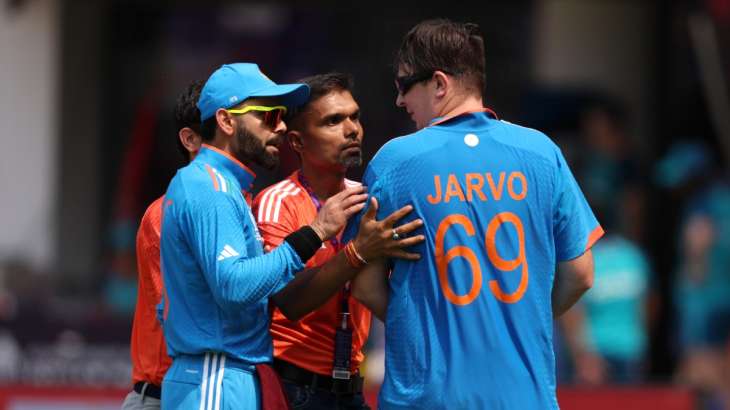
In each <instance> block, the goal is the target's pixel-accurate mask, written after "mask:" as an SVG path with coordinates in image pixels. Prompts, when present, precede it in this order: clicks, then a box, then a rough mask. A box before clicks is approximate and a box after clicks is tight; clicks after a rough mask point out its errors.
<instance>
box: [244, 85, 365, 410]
mask: <svg viewBox="0 0 730 410" xmlns="http://www.w3.org/2000/svg"><path fill="white" fill-rule="evenodd" d="M299 82H302V83H305V84H307V85H308V86H309V87H310V100H309V102H308V103H307V104H305V105H304V106H302V107H301V108H299V109H298V110H297V111H296V112H294V113H292V114H291V115H290V118H289V119H288V120H287V122H288V124H289V131H288V132H287V134H288V136H289V141H290V143H291V146H292V148H293V149H294V150H295V151H296V152H297V153H298V154H299V157H300V160H301V169H300V170H298V171H295V172H294V173H293V174H291V175H290V176H289V177H288V178H286V179H284V180H283V181H281V182H279V183H277V184H274V185H272V186H270V187H268V188H266V189H265V190H263V191H262V192H261V193H259V195H258V196H257V197H256V199H255V200H254V206H253V209H254V215H256V219H257V222H258V226H259V230H260V232H261V235H262V236H263V238H264V242H265V246H266V247H267V249H273V248H275V247H276V246H278V245H279V244H281V243H282V241H283V240H284V238H285V237H286V236H287V235H289V234H290V233H292V232H294V231H296V230H297V229H299V228H300V227H302V226H304V225H307V224H310V223H311V222H312V221H313V220H314V218H315V216H316V215H317V211H318V210H319V208H320V207H321V205H322V204H323V203H324V202H325V201H326V200H327V198H329V197H331V196H332V195H334V194H336V193H338V192H340V191H341V190H342V189H344V188H345V187H349V186H352V185H359V183H358V182H354V181H350V180H348V179H346V178H345V173H346V171H347V170H348V168H350V167H353V166H358V165H360V164H361V163H362V151H361V143H362V136H363V128H362V125H361V124H360V118H359V116H360V108H359V107H358V105H357V103H356V102H355V100H354V99H353V97H352V94H351V89H352V79H351V78H350V77H349V76H347V75H344V74H339V73H330V74H323V75H316V76H312V77H308V78H305V79H303V80H301V81H299ZM340 235H341V233H340ZM340 235H338V236H337V238H336V239H332V240H330V241H328V242H325V243H323V244H322V247H321V248H320V249H319V250H318V251H317V253H315V255H314V256H313V257H312V258H311V259H310V260H309V262H308V263H307V265H306V268H307V269H313V268H318V267H320V266H321V265H323V264H324V263H325V262H327V261H329V260H330V259H332V258H333V257H334V256H335V255H336V254H337V252H338V251H339V250H340V249H342V248H343V247H344V246H343V244H341V243H340V241H339V239H340ZM273 302H274V304H275V305H276V306H277V307H276V308H275V309H274V311H273V317H272V321H271V335H272V338H273V342H274V368H275V369H276V370H277V372H278V373H279V375H280V376H281V378H282V380H283V383H284V389H285V390H286V393H287V396H288V398H289V401H290V402H291V404H292V407H294V408H297V409H299V408H301V409H305V408H306V409H339V408H343V409H344V408H347V409H367V408H368V406H367V405H366V404H365V401H364V399H363V395H362V377H360V375H359V371H358V367H359V365H360V363H361V362H362V360H363V358H364V355H363V353H362V347H363V345H364V344H365V341H366V340H367V337H368V331H369V329H370V311H369V310H367V309H366V308H365V307H364V306H363V305H361V304H360V303H359V302H357V301H356V300H355V299H354V298H352V297H350V292H349V286H346V287H345V288H344V289H342V290H341V291H339V292H337V293H336V294H335V295H334V296H332V297H331V298H330V299H329V300H328V301H327V302H325V304H324V305H322V306H321V307H320V308H319V309H317V310H314V311H312V312H311V313H308V312H292V311H290V310H288V309H287V308H286V301H285V300H281V299H277V298H276V297H274V298H273ZM297 319H299V320H297ZM336 345H337V347H336Z"/></svg>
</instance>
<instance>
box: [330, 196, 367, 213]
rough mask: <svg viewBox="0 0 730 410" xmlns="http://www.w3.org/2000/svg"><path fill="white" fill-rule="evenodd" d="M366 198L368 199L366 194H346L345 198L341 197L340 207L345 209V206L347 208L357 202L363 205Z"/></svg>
mask: <svg viewBox="0 0 730 410" xmlns="http://www.w3.org/2000/svg"><path fill="white" fill-rule="evenodd" d="M366 199H368V194H358V195H351V196H348V197H347V198H345V199H343V200H342V202H341V203H340V204H341V206H342V209H347V208H349V207H351V206H353V205H357V204H362V205H363V206H364V205H365V200H366ZM330 200H331V199H330ZM327 202H329V201H327ZM361 209H362V208H361Z"/></svg>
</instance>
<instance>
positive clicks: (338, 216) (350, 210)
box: [310, 186, 368, 241]
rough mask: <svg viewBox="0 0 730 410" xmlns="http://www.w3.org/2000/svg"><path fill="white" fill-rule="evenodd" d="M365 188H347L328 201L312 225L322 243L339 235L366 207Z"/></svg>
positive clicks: (366, 196)
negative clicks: (351, 218)
mask: <svg viewBox="0 0 730 410" xmlns="http://www.w3.org/2000/svg"><path fill="white" fill-rule="evenodd" d="M367 198H368V195H367V194H366V193H365V187H363V186H356V187H352V188H346V189H343V190H342V191H340V192H338V193H337V194H336V195H333V196H331V197H330V198H329V199H327V202H325V203H324V205H322V208H321V209H320V210H319V212H318V213H317V217H316V218H315V219H314V222H312V224H311V225H310V226H311V227H312V229H314V232H316V233H317V235H319V238H320V239H321V240H322V241H326V240H328V239H330V238H332V237H334V236H335V235H337V234H338V233H339V232H340V231H341V230H342V229H343V228H344V227H345V224H347V220H348V219H349V218H350V217H351V216H352V215H354V214H356V213H357V212H360V210H362V209H363V207H365V200H366V199H367Z"/></svg>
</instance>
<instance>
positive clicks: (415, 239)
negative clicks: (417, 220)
mask: <svg viewBox="0 0 730 410" xmlns="http://www.w3.org/2000/svg"><path fill="white" fill-rule="evenodd" d="M425 240H426V237H425V236H423V235H416V236H409V237H408V238H405V239H401V240H399V241H397V242H396V243H395V244H396V246H397V247H399V248H407V247H409V246H413V245H418V244H419V243H421V242H423V241H425Z"/></svg>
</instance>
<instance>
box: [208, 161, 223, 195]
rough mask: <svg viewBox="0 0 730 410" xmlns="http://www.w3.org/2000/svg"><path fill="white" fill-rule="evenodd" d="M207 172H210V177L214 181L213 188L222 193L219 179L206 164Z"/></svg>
mask: <svg viewBox="0 0 730 410" xmlns="http://www.w3.org/2000/svg"><path fill="white" fill-rule="evenodd" d="M205 170H206V171H208V175H210V179H212V180H213V188H215V190H216V191H220V187H219V186H218V178H216V177H215V174H214V173H213V169H212V168H211V167H210V165H208V164H205Z"/></svg>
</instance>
